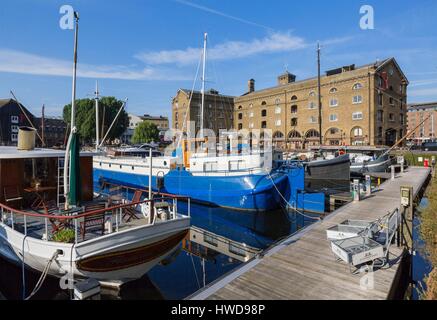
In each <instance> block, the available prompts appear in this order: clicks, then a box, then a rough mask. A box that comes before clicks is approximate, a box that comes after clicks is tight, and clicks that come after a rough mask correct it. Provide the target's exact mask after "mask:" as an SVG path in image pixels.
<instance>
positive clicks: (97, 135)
mask: <svg viewBox="0 0 437 320" xmlns="http://www.w3.org/2000/svg"><path fill="white" fill-rule="evenodd" d="M95 94H96V97H95V100H96V151H97V150H98V149H99V145H100V132H99V83H98V82H97V81H96V92H95Z"/></svg>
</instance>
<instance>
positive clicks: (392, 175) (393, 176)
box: [390, 166, 395, 180]
mask: <svg viewBox="0 0 437 320" xmlns="http://www.w3.org/2000/svg"><path fill="white" fill-rule="evenodd" d="M390 168H391V179H392V180H394V179H395V166H391V167H390Z"/></svg>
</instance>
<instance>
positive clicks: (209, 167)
mask: <svg viewBox="0 0 437 320" xmlns="http://www.w3.org/2000/svg"><path fill="white" fill-rule="evenodd" d="M203 166H204V170H205V171H206V172H209V171H217V168H218V164H217V162H205V163H204V165H203Z"/></svg>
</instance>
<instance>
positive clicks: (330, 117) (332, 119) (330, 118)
mask: <svg viewBox="0 0 437 320" xmlns="http://www.w3.org/2000/svg"><path fill="white" fill-rule="evenodd" d="M329 121H330V122H335V121H338V116H337V115H336V114H335V113H332V114H330V115H329Z"/></svg>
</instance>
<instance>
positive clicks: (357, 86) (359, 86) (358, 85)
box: [352, 82, 363, 90]
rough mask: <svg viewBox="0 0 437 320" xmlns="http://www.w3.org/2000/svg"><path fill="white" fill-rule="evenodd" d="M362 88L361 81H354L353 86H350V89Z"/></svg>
mask: <svg viewBox="0 0 437 320" xmlns="http://www.w3.org/2000/svg"><path fill="white" fill-rule="evenodd" d="M362 88H363V85H362V84H361V83H359V82H358V83H355V84H354V86H353V87H352V89H354V90H360V89H362Z"/></svg>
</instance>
